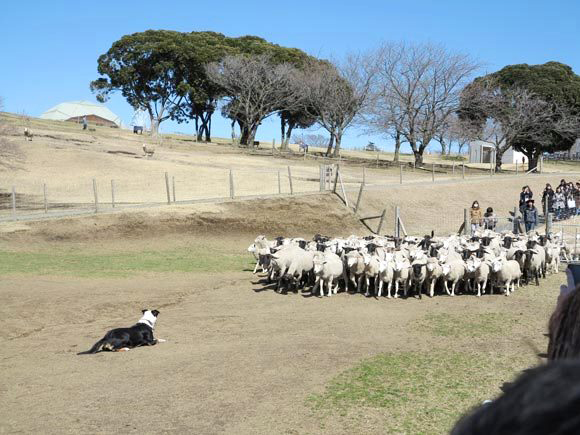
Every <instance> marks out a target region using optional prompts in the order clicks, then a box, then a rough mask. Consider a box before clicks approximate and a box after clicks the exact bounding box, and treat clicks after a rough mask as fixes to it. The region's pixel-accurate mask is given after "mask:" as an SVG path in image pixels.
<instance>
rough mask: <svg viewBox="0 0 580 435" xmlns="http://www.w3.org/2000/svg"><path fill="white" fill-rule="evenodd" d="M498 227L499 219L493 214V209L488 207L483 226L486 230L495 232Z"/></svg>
mask: <svg viewBox="0 0 580 435" xmlns="http://www.w3.org/2000/svg"><path fill="white" fill-rule="evenodd" d="M496 225H497V217H496V215H495V213H494V212H493V208H491V207H487V209H486V210H485V214H484V215H483V226H484V228H485V229H486V230H495V226H496Z"/></svg>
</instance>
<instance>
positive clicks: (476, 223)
mask: <svg viewBox="0 0 580 435" xmlns="http://www.w3.org/2000/svg"><path fill="white" fill-rule="evenodd" d="M469 216H470V218H471V235H472V236H473V235H475V232H476V231H477V230H478V229H479V228H480V227H481V225H483V213H482V211H481V208H479V202H477V201H473V204H471V210H470V211H469Z"/></svg>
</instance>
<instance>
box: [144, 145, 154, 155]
mask: <svg viewBox="0 0 580 435" xmlns="http://www.w3.org/2000/svg"><path fill="white" fill-rule="evenodd" d="M143 152H144V153H145V157H147V158H150V157H153V154H155V147H154V146H153V145H147V144H143Z"/></svg>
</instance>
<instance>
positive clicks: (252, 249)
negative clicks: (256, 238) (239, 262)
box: [248, 243, 256, 252]
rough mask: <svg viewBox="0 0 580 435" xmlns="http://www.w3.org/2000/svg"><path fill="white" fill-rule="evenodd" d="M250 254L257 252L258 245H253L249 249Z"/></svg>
mask: <svg viewBox="0 0 580 435" xmlns="http://www.w3.org/2000/svg"><path fill="white" fill-rule="evenodd" d="M248 252H256V244H255V243H252V244H251V245H250V246H249V247H248Z"/></svg>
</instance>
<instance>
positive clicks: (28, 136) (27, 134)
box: [24, 127, 34, 142]
mask: <svg viewBox="0 0 580 435" xmlns="http://www.w3.org/2000/svg"><path fill="white" fill-rule="evenodd" d="M32 136H34V135H33V134H32V132H31V131H30V130H29V129H28V127H25V128H24V138H25V139H26V140H29V141H31V142H32Z"/></svg>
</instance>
